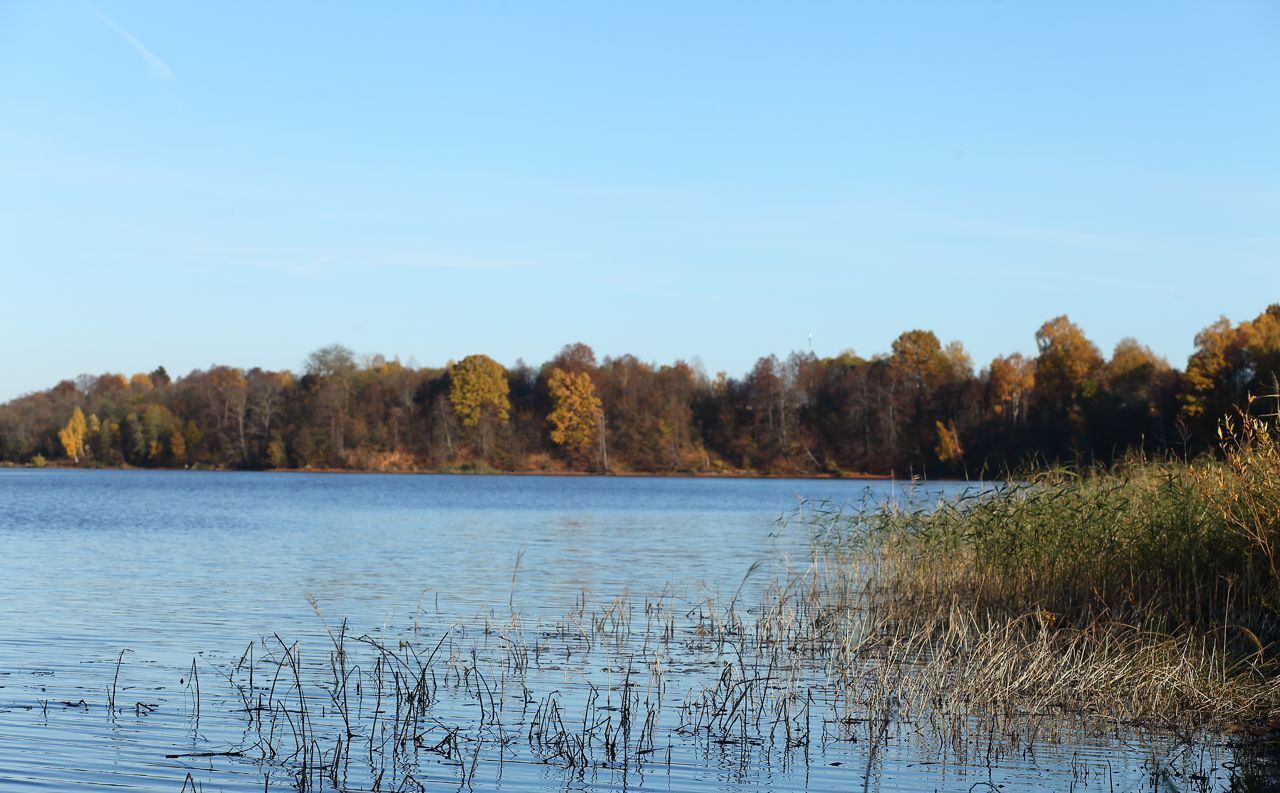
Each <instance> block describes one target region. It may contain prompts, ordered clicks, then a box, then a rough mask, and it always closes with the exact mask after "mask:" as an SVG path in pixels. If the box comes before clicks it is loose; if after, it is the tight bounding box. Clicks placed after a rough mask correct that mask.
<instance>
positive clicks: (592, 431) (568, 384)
mask: <svg viewBox="0 0 1280 793" xmlns="http://www.w3.org/2000/svg"><path fill="white" fill-rule="evenodd" d="M547 389H548V390H549V391H550V392H551V401H552V405H553V407H552V410H551V412H550V413H549V414H548V415H547V421H548V422H549V423H550V424H551V440H552V441H554V442H555V443H557V444H559V445H560V446H561V447H562V448H563V449H564V450H565V451H566V452H567V453H568V454H569V456H570V457H572V458H576V459H577V460H580V461H581V460H585V459H586V458H587V457H588V456H589V455H590V453H591V450H592V449H593V448H594V447H595V446H596V444H597V442H598V441H599V438H600V425H601V423H602V422H603V420H604V404H603V403H602V402H601V401H600V398H599V397H598V396H596V389H595V386H594V385H593V384H592V382H591V377H590V375H588V374H587V373H586V372H566V371H565V370H563V369H560V368H556V369H552V370H551V376H550V378H548V380H547Z"/></svg>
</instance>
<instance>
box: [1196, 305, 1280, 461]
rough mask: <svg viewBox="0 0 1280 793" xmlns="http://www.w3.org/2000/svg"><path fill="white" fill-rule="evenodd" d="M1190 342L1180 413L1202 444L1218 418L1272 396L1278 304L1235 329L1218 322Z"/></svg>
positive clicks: (1279, 346) (1279, 340)
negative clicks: (1252, 400)
mask: <svg viewBox="0 0 1280 793" xmlns="http://www.w3.org/2000/svg"><path fill="white" fill-rule="evenodd" d="M1195 341H1196V349H1195V352H1193V353H1192V354H1191V357H1190V359H1189V360H1188V361H1187V371H1186V375H1185V386H1184V388H1183V391H1182V394H1181V396H1180V402H1181V413H1182V415H1183V417H1184V418H1186V419H1187V420H1188V421H1189V423H1190V424H1191V426H1192V427H1194V428H1195V431H1196V432H1197V433H1198V435H1199V438H1200V442H1201V444H1205V443H1206V442H1208V441H1209V439H1210V438H1212V437H1213V436H1214V432H1213V430H1214V426H1215V425H1216V423H1217V420H1218V419H1219V418H1220V417H1221V416H1223V415H1226V414H1228V413H1230V412H1232V411H1233V410H1237V409H1241V408H1243V407H1245V406H1246V405H1247V403H1248V398H1249V396H1250V395H1253V396H1269V395H1271V394H1273V393H1274V391H1275V388H1276V379H1277V378H1278V377H1280V304H1272V305H1270V306H1268V307H1267V309H1266V310H1265V311H1263V312H1262V313H1261V314H1259V315H1258V316H1257V317H1255V318H1254V319H1252V320H1246V321H1244V322H1241V323H1240V324H1239V325H1238V326H1233V325H1232V324H1231V321H1230V320H1228V319H1227V318H1225V317H1223V318H1221V319H1219V320H1218V321H1217V322H1214V323H1213V324H1212V325H1210V326H1209V327H1207V328H1205V329H1204V330H1202V331H1200V332H1199V333H1198V334H1196V340H1195ZM1270 407H1271V408H1274V407H1275V405H1274V403H1271V404H1270Z"/></svg>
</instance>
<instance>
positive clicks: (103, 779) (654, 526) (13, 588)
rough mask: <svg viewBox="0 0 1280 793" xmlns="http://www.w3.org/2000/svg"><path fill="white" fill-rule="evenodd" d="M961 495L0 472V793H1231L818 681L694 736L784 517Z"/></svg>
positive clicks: (1089, 749)
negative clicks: (708, 635) (932, 729)
mask: <svg viewBox="0 0 1280 793" xmlns="http://www.w3.org/2000/svg"><path fill="white" fill-rule="evenodd" d="M966 489H971V486H970V485H966V484H965V483H927V484H917V485H915V486H914V487H905V486H904V485H903V484H902V483H894V482H881V481H872V482H865V481H849V480H786V479H713V478H706V479H681V478H624V477H609V478H596V477H526V476H396V475H360V474H295V473H279V474H267V473H214V472H150V471H148V472H144V471H71V470H35V469H30V470H28V469H9V470H0V788H2V789H3V790H6V791H9V790H15V791H22V790H54V789H68V788H73V789H74V788H94V789H97V788H105V787H112V788H117V789H121V790H145V791H162V790H163V791H177V790H181V789H183V788H184V787H186V788H187V789H193V788H195V786H199V787H198V789H201V790H209V791H214V790H226V791H233V790H245V791H249V790H256V791H261V790H263V789H268V790H270V789H279V790H288V789H299V788H303V789H353V790H354V789H374V788H380V789H411V790H417V789H458V788H459V787H462V788H464V789H465V788H469V789H475V790H491V789H506V790H528V789H572V790H623V789H637V790H638V789H657V790H717V791H721V790H744V789H774V790H782V789H787V790H849V789H862V788H864V787H865V788H867V789H872V790H921V789H924V790H935V789H936V790H974V789H977V790H985V789H1010V790H1013V789H1044V790H1061V789H1067V788H1074V789H1078V790H1129V789H1133V788H1135V787H1138V786H1146V787H1148V788H1150V787H1152V786H1156V787H1158V786H1159V785H1161V784H1164V783H1165V782H1168V784H1170V785H1174V786H1175V787H1174V788H1170V789H1227V788H1229V787H1230V786H1231V785H1232V784H1237V785H1239V784H1240V779H1241V777H1240V772H1238V770H1237V767H1236V762H1237V761H1238V760H1239V758H1235V757H1233V756H1232V754H1231V751H1230V750H1229V749H1228V748H1226V747H1225V745H1224V744H1223V742H1222V741H1220V740H1217V739H1214V738H1212V737H1203V736H1201V737H1199V738H1198V739H1196V740H1192V741H1184V740H1180V739H1178V737H1177V736H1169V735H1161V734H1158V733H1153V732H1150V731H1141V730H1136V729H1128V728H1125V727H1123V726H1122V725H1118V726H1117V727H1116V728H1115V729H1114V730H1113V731H1112V733H1111V734H1110V735H1109V736H1103V737H1099V736H1098V735H1096V734H1093V733H1087V732H1085V731H1080V732H1078V733H1077V732H1073V730H1072V729H1070V728H1064V729H1062V730H1060V731H1059V732H1058V733H1057V734H1056V737H1055V739H1054V740H1052V741H1048V742H1045V743H1043V744H1039V745H1023V746H1022V747H1021V749H1020V750H1018V751H1009V750H1002V751H1000V752H998V753H996V755H995V759H994V760H993V755H992V753H991V751H990V750H989V751H988V752H987V754H986V756H985V758H984V759H983V760H982V762H978V761H977V759H976V756H974V755H973V753H972V752H970V753H969V754H966V753H965V752H957V751H954V748H951V749H949V748H947V747H941V746H938V745H937V744H936V743H932V744H931V743H930V740H931V739H930V738H929V734H928V731H927V730H926V729H925V728H924V727H921V726H919V725H913V724H908V723H894V724H892V726H890V725H889V722H888V721H886V723H885V725H884V729H883V730H882V731H881V732H880V734H879V739H880V743H879V745H876V744H877V742H876V741H875V740H872V741H868V740H861V741H859V740H857V736H858V734H860V733H859V732H858V730H859V729H862V728H854V727H851V726H850V723H851V722H852V721H854V720H851V719H849V718H847V717H842V716H840V713H843V712H844V711H839V712H838V711H837V710H836V707H837V706H836V705H835V700H834V699H831V698H830V697H828V693H827V692H826V688H825V687H824V684H823V679H822V678H823V672H822V669H821V668H820V665H818V664H814V665H811V666H798V667H796V668H795V669H791V670H789V671H788V672H787V674H788V681H789V682H788V683H787V685H788V686H791V687H792V688H793V689H794V690H797V691H798V690H804V691H805V692H808V693H806V694H805V697H807V699H804V711H803V713H801V712H800V710H798V709H797V710H788V711H786V712H785V713H784V712H782V711H779V712H778V715H777V716H776V717H775V718H774V720H773V728H772V730H771V733H772V734H771V735H766V734H765V732H764V729H763V727H762V725H764V724H766V723H767V721H768V719H767V718H763V719H762V718H761V714H763V713H764V712H765V707H766V705H765V701H766V698H768V701H769V702H775V701H781V700H777V697H776V695H775V694H761V695H760V696H761V700H760V712H759V713H757V714H756V716H755V717H754V718H755V720H754V722H750V723H749V722H748V720H747V719H746V718H743V720H742V727H743V735H742V738H741V740H738V739H736V738H734V737H733V736H721V737H718V738H716V739H715V740H712V738H711V736H713V735H716V734H713V733H711V732H706V731H704V732H699V730H701V729H702V726H701V721H702V719H703V718H704V716H703V715H699V714H705V713H706V712H707V711H706V710H700V708H704V707H705V703H706V702H708V701H709V700H707V699H706V697H708V696H711V693H709V692H712V691H713V689H714V688H715V685H716V682H715V681H716V680H717V679H718V678H722V677H723V675H725V674H730V675H732V674H735V673H734V672H733V663H732V662H730V661H729V660H727V658H726V655H725V653H726V650H725V647H724V645H723V642H722V643H721V644H720V645H719V646H709V645H710V643H709V642H707V641H702V640H701V638H705V637H704V634H705V631H704V628H703V627H702V626H704V625H706V624H708V622H707V621H708V620H716V619H719V616H718V615H719V614H720V609H721V608H725V609H731V608H732V606H733V605H734V604H747V606H750V605H751V604H754V603H757V602H759V601H760V599H761V597H762V593H763V592H764V591H765V589H766V588H767V587H768V585H769V582H771V581H774V580H777V579H778V578H779V577H781V576H786V575H787V574H788V571H793V570H803V569H804V568H805V567H806V566H808V565H810V564H811V563H813V556H812V549H811V537H810V533H809V529H808V527H807V526H806V525H805V524H804V523H803V521H799V520H795V519H794V513H795V511H796V510H797V509H798V508H800V507H801V505H813V504H815V503H827V504H836V505H840V504H848V505H860V504H864V505H865V504H872V505H874V504H877V503H881V502H885V501H888V500H898V501H907V500H916V501H918V502H919V503H921V504H927V503H930V502H931V501H932V500H934V499H936V498H937V497H938V496H939V495H941V494H949V495H956V494H959V493H962V492H964V491H965V490H966ZM784 516H793V519H792V520H787V521H780V520H779V519H780V518H782V517H784ZM726 604H727V605H726ZM593 615H594V616H593ZM344 620H345V621H346V626H345V627H344V625H343V621H344ZM713 630H714V629H713ZM730 633H731V632H730ZM660 634H664V635H661V636H660ZM338 647H341V651H340V652H335V648H338ZM432 652H434V653H435V655H428V654H429V653H432ZM335 659H337V661H335ZM402 659H409V660H412V661H413V664H417V666H414V667H413V668H414V669H415V670H417V671H416V672H415V673H414V675H415V676H411V675H408V674H407V672H406V671H405V670H407V669H409V667H410V666H411V665H412V664H410V663H409V662H408V660H402ZM339 665H341V668H340V669H339V668H338V666H339ZM744 668H745V667H744ZM726 669H728V670H730V671H729V672H726V671H725V670H726ZM255 670H256V671H255ZM282 670H283V671H282ZM193 672H194V674H193ZM419 673H421V674H419ZM253 674H257V677H256V678H254V677H253V676H252V675H253ZM428 674H429V675H430V680H429V681H428V679H427V675H428ZM768 674H769V675H770V677H769V680H770V681H772V680H773V677H772V675H773V671H772V670H770V671H769V673H768ZM411 683H412V684H413V685H414V686H417V688H415V689H414V691H420V692H421V697H420V698H419V699H417V700H414V699H413V698H412V697H409V698H407V699H404V701H403V702H402V701H400V700H396V701H395V702H394V703H393V702H391V700H386V701H384V700H382V699H381V696H382V695H383V694H384V688H383V685H384V684H385V685H386V689H385V692H393V691H398V692H400V695H401V696H407V695H406V694H405V691H407V690H408V689H409V684H411ZM402 684H403V685H402ZM739 684H741V679H740V680H739ZM777 687H778V686H776V685H774V684H773V683H772V682H770V683H768V684H766V688H777ZM730 688H732V686H730ZM742 690H743V691H744V692H745V691H747V690H748V689H747V688H744V689H742ZM388 696H392V695H391V694H390V693H388ZM743 696H744V699H745V698H747V697H748V695H747V694H745V693H744V695H743ZM750 696H754V695H750ZM642 698H643V699H642ZM700 698H701V699H700ZM357 699H358V702H357ZM749 701H754V700H749ZM792 701H793V702H800V700H799V699H793V700H792ZM405 703H409V704H405ZM738 705H739V703H737V702H734V703H733V704H732V707H734V708H737V707H738ZM724 707H726V708H727V707H728V706H724ZM770 707H773V706H772V705H770ZM798 707H799V706H798V705H797V708H798ZM629 709H631V710H629ZM645 714H647V716H645ZM641 716H645V723H644V724H643V725H639V724H638V721H639V720H640V717H641ZM841 719H843V722H842V721H841ZM557 720H558V721H557ZM401 721H403V725H402V724H401ZM578 722H582V723H583V726H582V728H581V729H580V730H578V728H577V727H574V728H573V729H572V730H570V729H568V728H567V727H565V726H564V725H570V726H572V725H576V724H577V723H578ZM695 722H696V724H695ZM557 723H558V724H560V725H561V726H559V727H556V729H557V730H559V732H555V731H554V730H551V731H549V730H548V726H549V725H553V724H557ZM779 724H781V725H783V727H785V728H786V729H787V730H788V735H798V734H799V733H800V732H801V731H803V736H804V738H803V743H801V741H800V739H799V738H794V737H789V738H787V739H785V740H783V739H781V738H780V737H779V734H780V730H781V729H782V728H780V727H779V726H778V725H779ZM388 725H392V726H388ZM793 725H794V730H795V732H794V733H793V732H791V731H792V728H793ZM308 726H309V728H310V732H308V731H307V728H308ZM749 726H750V728H751V730H750V731H751V733H752V734H750V735H748V734H747V733H748V727H749ZM735 729H736V728H735ZM574 731H577V732H579V733H580V734H581V735H586V736H588V738H587V740H586V741H585V742H582V741H580V742H579V743H577V744H574V743H566V740H567V738H566V736H568V738H572V736H571V735H569V733H571V732H574ZM872 732H875V730H872ZM862 734H866V730H863V732H862ZM619 736H621V738H620V737H619ZM597 739H598V740H597ZM574 740H577V739H574ZM994 740H995V739H994V737H993V738H992V739H991V741H994ZM646 741H647V743H646ZM872 745H876V748H875V749H872V748H871V746H872ZM282 747H283V748H282ZM344 747H345V754H344ZM618 747H621V748H620V749H619V748H618ZM969 748H970V749H972V748H973V747H969ZM379 753H381V754H379ZM628 758H630V759H628Z"/></svg>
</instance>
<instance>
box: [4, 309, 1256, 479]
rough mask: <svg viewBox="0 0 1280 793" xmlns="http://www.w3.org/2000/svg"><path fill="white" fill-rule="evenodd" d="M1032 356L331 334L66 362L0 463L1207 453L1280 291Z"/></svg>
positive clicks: (553, 463) (736, 464) (602, 467)
mask: <svg viewBox="0 0 1280 793" xmlns="http://www.w3.org/2000/svg"><path fill="white" fill-rule="evenodd" d="M1035 343H1036V351H1037V352H1036V354H1035V355H1034V357H1024V356H1022V355H1020V354H1017V353H1015V354H1012V355H1008V356H999V357H996V358H995V359H994V360H992V361H990V362H989V363H987V364H986V365H985V366H983V367H982V368H981V369H979V370H975V367H974V362H973V361H972V360H971V359H970V356H969V355H968V354H967V353H966V352H965V349H964V346H963V345H962V344H961V343H960V342H957V341H952V342H949V343H946V344H944V343H942V342H941V341H940V340H939V339H938V337H937V336H936V335H935V334H934V333H932V332H931V331H927V330H909V331H907V332H905V333H902V334H901V335H900V336H898V337H897V339H895V340H894V342H893V344H892V347H891V349H890V350H889V351H888V352H887V353H882V354H877V355H873V356H871V357H869V358H864V357H861V356H859V355H857V354H855V353H853V352H845V353H842V354H840V355H837V356H835V357H829V358H818V357H816V356H814V355H813V354H812V353H799V352H796V353H792V354H791V355H790V356H789V357H787V358H785V359H779V358H778V357H776V356H769V357H764V358H761V359H759V361H757V363H756V364H755V366H754V367H753V368H752V369H751V371H750V372H748V373H747V374H746V375H745V376H743V377H741V378H733V377H729V376H727V375H726V374H725V373H723V372H722V373H719V374H716V375H714V376H709V375H708V374H707V373H705V372H704V371H702V370H701V369H700V368H699V367H697V366H694V365H690V364H689V363H686V362H684V361H676V362H674V363H671V364H653V363H649V362H645V361H641V360H639V359H637V358H635V357H634V356H631V355H621V356H618V357H607V358H604V359H603V360H597V358H596V355H595V353H594V352H593V351H592V349H591V348H590V347H589V346H587V345H585V344H582V343H575V344H569V345H567V346H565V347H564V348H563V349H562V350H561V351H560V352H559V353H558V354H557V355H556V356H555V357H554V358H552V359H551V360H550V361H547V362H546V363H544V364H542V365H541V366H538V367H533V366H530V365H527V364H525V363H524V362H522V361H518V362H516V363H515V364H514V365H513V366H511V367H510V368H506V367H503V366H502V365H501V364H499V363H498V362H496V361H494V360H493V359H491V358H489V357H487V356H485V355H482V354H475V355H470V356H468V357H466V358H463V359H462V360H460V361H454V362H449V363H448V364H447V365H445V366H442V367H421V368H418V367H413V366H407V365H405V364H402V363H401V362H400V361H398V360H390V361H388V360H386V359H385V358H384V357H382V356H380V355H365V356H360V355H357V354H356V353H355V352H354V351H352V350H350V349H348V348H346V347H343V346H341V345H332V346H328V347H324V348H322V349H319V350H316V351H315V352H314V353H312V354H311V355H310V356H309V357H308V358H307V359H306V361H305V363H304V365H303V366H302V369H301V371H300V372H298V373H294V372H290V371H266V370H263V369H259V368H254V369H240V368H235V367H231V366H211V367H209V368H208V369H204V370H196V371H192V372H190V373H189V374H186V375H184V376H181V377H177V378H174V377H172V376H171V375H170V374H169V373H168V372H167V371H166V370H165V369H164V367H163V366H161V367H158V368H157V369H155V370H154V371H152V372H141V373H137V374H133V375H131V376H126V375H123V374H115V373H106V374H100V375H81V376H79V377H77V378H75V379H74V380H64V381H62V382H60V383H58V384H57V385H55V386H53V387H52V388H50V389H48V390H45V391H40V392H36V393H31V394H27V395H24V396H22V397H19V398H17V399H14V400H12V401H10V402H8V403H6V404H4V405H0V462H3V463H6V464H22V465H37V466H41V465H74V466H116V467H118V466H128V467H148V468H150V467H156V468H225V469H300V470H334V469H340V470H362V471H439V472H486V471H518V472H546V473H556V472H585V473H617V474H625V473H669V474H741V475H830V476H856V475H875V476H898V477H903V476H970V477H978V476H994V475H1003V474H1006V473H1010V472H1017V471H1021V470H1026V469H1027V468H1028V467H1029V466H1036V465H1041V464H1050V463H1064V464H1068V465H1093V464H1101V465H1108V464H1110V463H1112V462H1114V461H1116V460H1117V459H1120V458H1121V457H1125V456H1130V455H1134V454H1142V455H1152V456H1155V455H1173V456H1177V457H1180V458H1188V457H1191V456H1194V455H1197V454H1200V453H1204V452H1209V451H1212V450H1213V449H1214V448H1216V444H1217V426H1218V422H1219V420H1220V419H1221V417H1222V416H1224V415H1231V414H1232V413H1233V412H1235V411H1249V412H1253V413H1254V414H1256V415H1260V414H1264V413H1266V412H1268V411H1269V412H1271V413H1274V412H1276V403H1275V402H1274V401H1272V400H1269V399H1260V397H1266V396H1272V395H1275V394H1276V393H1277V392H1278V391H1280V388H1277V384H1276V380H1277V374H1278V373H1280V304H1273V305H1271V306H1269V307H1268V308H1267V309H1266V310H1265V311H1263V312H1262V313H1261V314H1260V315H1258V316H1257V317H1255V318H1254V319H1252V320H1246V321H1242V322H1240V323H1239V324H1233V323H1232V322H1231V321H1229V320H1227V319H1225V318H1224V319H1220V320H1219V321H1217V322H1215V323H1214V324H1212V325H1210V326H1209V327H1207V328H1205V329H1204V330H1202V331H1201V332H1200V333H1199V334H1197V335H1196V337H1195V349H1194V352H1193V353H1192V355H1191V356H1190V358H1189V359H1188V361H1187V364H1186V368H1185V370H1179V369H1177V368H1175V367H1174V366H1171V365H1170V364H1169V363H1168V362H1167V361H1166V360H1164V359H1163V358H1161V357H1159V356H1157V355H1156V354H1154V353H1153V352H1152V351H1151V350H1150V349H1149V348H1148V347H1146V346H1144V345H1142V344H1140V343H1139V342H1138V341H1136V340H1134V339H1131V338H1130V339H1125V340H1123V341H1121V342H1120V343H1118V344H1117V345H1116V347H1115V349H1114V350H1113V351H1112V352H1111V355H1110V357H1109V358H1107V357H1104V355H1103V353H1102V352H1101V351H1100V350H1099V348H1098V346H1097V345H1096V344H1094V343H1093V342H1092V341H1090V340H1089V338H1088V337H1087V336H1086V334H1085V332H1084V331H1083V330H1082V329H1081V328H1080V327H1079V326H1077V325H1076V324H1074V323H1073V322H1071V321H1070V320H1069V319H1068V318H1067V317H1066V316H1059V317H1056V318H1053V319H1051V320H1049V321H1047V322H1045V323H1044V324H1043V325H1042V326H1041V327H1040V328H1039V329H1038V330H1037V331H1036V332H1035Z"/></svg>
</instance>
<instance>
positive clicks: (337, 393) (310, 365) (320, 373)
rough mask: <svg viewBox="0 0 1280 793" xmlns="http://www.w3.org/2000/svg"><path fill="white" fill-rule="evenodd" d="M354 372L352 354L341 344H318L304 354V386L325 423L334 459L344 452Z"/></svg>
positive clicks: (354, 359)
mask: <svg viewBox="0 0 1280 793" xmlns="http://www.w3.org/2000/svg"><path fill="white" fill-rule="evenodd" d="M356 371H357V366H356V355H355V353H354V352H352V351H351V349H350V348H348V347H344V346H342V345H341V344H330V345H329V346H328V347H321V348H320V349H318V350H316V351H315V352H313V353H311V355H309V356H307V362H306V373H307V378H309V379H308V381H307V385H308V386H310V389H309V390H310V391H311V393H312V395H313V397H314V402H315V407H316V409H317V410H318V412H319V413H320V415H321V417H322V420H324V421H325V422H326V423H327V424H328V432H327V435H326V439H327V441H328V446H329V451H330V452H331V455H332V456H333V458H334V459H335V460H337V461H341V459H342V456H343V454H344V453H345V452H346V432H347V417H348V412H349V409H350V403H351V387H352V383H353V381H354V379H355V375H356Z"/></svg>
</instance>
